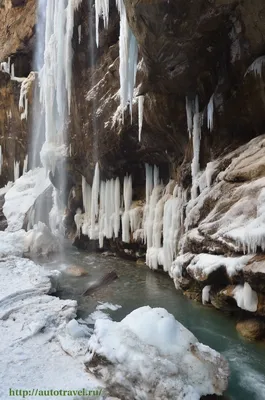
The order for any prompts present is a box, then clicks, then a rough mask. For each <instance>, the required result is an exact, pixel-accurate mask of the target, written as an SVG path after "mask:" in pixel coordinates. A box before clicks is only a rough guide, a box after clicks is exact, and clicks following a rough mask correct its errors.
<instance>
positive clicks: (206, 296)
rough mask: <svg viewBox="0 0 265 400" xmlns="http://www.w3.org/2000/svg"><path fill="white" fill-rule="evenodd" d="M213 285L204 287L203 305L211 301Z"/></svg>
mask: <svg viewBox="0 0 265 400" xmlns="http://www.w3.org/2000/svg"><path fill="white" fill-rule="evenodd" d="M210 290H211V285H207V286H204V288H203V289H202V304H206V303H209V301H210Z"/></svg>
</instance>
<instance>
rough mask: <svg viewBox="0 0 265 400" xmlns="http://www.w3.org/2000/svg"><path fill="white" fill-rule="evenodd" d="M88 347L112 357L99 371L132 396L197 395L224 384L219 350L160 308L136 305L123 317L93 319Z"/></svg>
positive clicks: (225, 377)
mask: <svg viewBox="0 0 265 400" xmlns="http://www.w3.org/2000/svg"><path fill="white" fill-rule="evenodd" d="M89 347H90V351H91V352H92V353H94V352H96V353H97V354H98V355H99V356H103V357H106V358H107V360H108V361H109V362H111V365H110V366H106V367H105V366H104V365H103V366H101V371H100V372H101V374H102V376H103V380H104V381H105V382H106V383H107V385H112V384H113V385H116V384H117V383H118V384H120V385H122V386H123V387H124V388H125V389H128V390H129V391H130V393H132V395H133V396H134V398H135V399H141V398H149V397H150V398H154V399H158V398H175V399H179V400H182V399H192V400H199V399H200V398H201V396H203V395H207V394H210V393H211V394H213V393H216V394H221V393H222V392H223V391H224V390H225V389H226V387H227V384H228V366H227V363H226V362H225V361H224V359H223V358H222V356H220V354H219V353H217V352H215V351H214V350H212V349H210V348H209V347H208V346H204V345H203V344H201V343H199V342H198V340H197V339H196V338H195V336H193V334H192V333H191V332H189V331H188V330H187V329H186V328H185V327H184V326H183V325H181V324H180V323H179V322H178V321H176V320H175V318H174V317H173V315H171V314H169V313H168V312H167V311H166V310H165V309H162V308H154V309H152V308H150V307H149V306H146V307H141V308H138V309H136V310H134V311H133V312H132V313H130V314H129V315H128V316H127V317H125V318H124V319H123V320H122V321H121V322H113V321H110V320H108V319H101V320H98V321H96V324H95V333H94V335H93V336H92V337H91V338H90V341H89ZM97 368H100V367H97ZM98 371H99V370H98ZM135 382H137V385H135ZM150 391H151V392H150Z"/></svg>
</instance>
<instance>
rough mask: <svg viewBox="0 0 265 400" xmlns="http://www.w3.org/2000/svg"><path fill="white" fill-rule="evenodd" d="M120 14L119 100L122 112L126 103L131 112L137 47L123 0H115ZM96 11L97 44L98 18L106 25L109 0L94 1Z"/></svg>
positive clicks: (97, 38) (97, 34)
mask: <svg viewBox="0 0 265 400" xmlns="http://www.w3.org/2000/svg"><path fill="white" fill-rule="evenodd" d="M116 5H117V8H118V11H119V14H120V39H119V49H120V51H119V52H120V69H119V71H120V102H121V108H122V113H124V110H125V109H126V108H127V106H128V104H129V107H130V111H131V114H132V102H133V90H134V85H135V78H136V71H137V59H138V47H137V42H136V39H135V37H134V35H133V33H132V31H131V29H130V27H129V24H128V20H127V15H126V9H125V5H124V2H123V0H116ZM95 13H96V43H97V46H98V45H99V19H100V18H101V17H102V18H103V22H104V27H105V28H107V27H108V21H109V0H96V1H95Z"/></svg>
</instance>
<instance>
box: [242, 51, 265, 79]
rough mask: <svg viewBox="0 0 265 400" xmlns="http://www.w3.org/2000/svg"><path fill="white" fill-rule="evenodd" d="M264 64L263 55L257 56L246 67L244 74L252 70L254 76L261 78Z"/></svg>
mask: <svg viewBox="0 0 265 400" xmlns="http://www.w3.org/2000/svg"><path fill="white" fill-rule="evenodd" d="M264 65H265V56H261V57H259V58H257V59H256V60H255V61H254V62H253V63H252V64H251V65H250V66H249V67H248V69H247V71H246V73H245V76H246V75H248V74H249V73H250V72H253V73H254V74H255V75H256V76H259V77H260V78H262V70H263V68H264Z"/></svg>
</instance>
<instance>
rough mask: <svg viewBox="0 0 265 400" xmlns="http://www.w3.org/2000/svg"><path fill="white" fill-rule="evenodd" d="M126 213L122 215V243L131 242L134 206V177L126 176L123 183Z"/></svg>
mask: <svg viewBox="0 0 265 400" xmlns="http://www.w3.org/2000/svg"><path fill="white" fill-rule="evenodd" d="M123 199H124V213H123V215H122V241H123V242H125V243H129V242H130V207H131V204H132V177H131V176H125V177H124V181H123Z"/></svg>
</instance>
